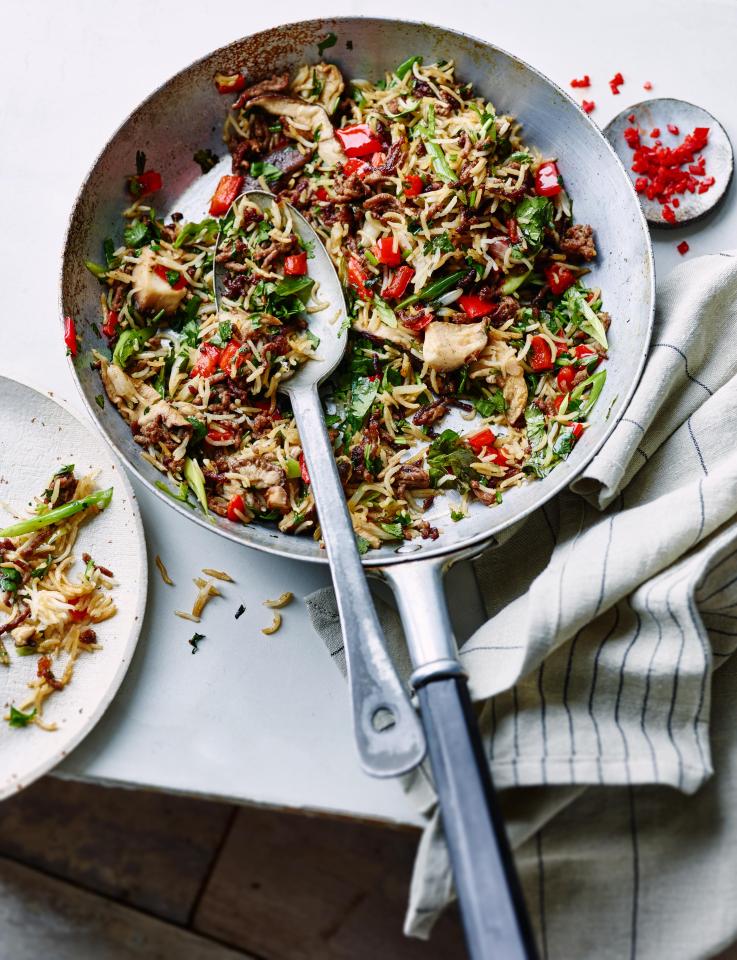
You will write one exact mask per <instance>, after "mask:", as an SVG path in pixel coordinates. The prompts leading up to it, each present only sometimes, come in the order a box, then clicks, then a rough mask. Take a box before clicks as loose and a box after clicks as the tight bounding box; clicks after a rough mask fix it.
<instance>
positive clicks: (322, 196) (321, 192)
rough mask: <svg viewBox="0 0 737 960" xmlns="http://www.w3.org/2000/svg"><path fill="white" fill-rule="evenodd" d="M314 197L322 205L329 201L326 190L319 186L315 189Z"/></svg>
mask: <svg viewBox="0 0 737 960" xmlns="http://www.w3.org/2000/svg"><path fill="white" fill-rule="evenodd" d="M315 196H316V197H317V199H318V200H320V201H321V202H322V203H324V202H325V201H326V200H329V199H330V194H329V193H328V192H327V190H326V189H325V187H323V186H319V187H318V188H317V190H315Z"/></svg>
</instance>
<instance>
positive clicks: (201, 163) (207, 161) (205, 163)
mask: <svg viewBox="0 0 737 960" xmlns="http://www.w3.org/2000/svg"><path fill="white" fill-rule="evenodd" d="M192 159H193V160H194V162H195V163H196V164H197V166H198V167H199V168H200V170H201V171H202V172H203V174H204V173H208V172H209V171H210V170H212V168H213V167H214V166H215V165H216V164H217V162H218V158H217V157H216V156H215V154H214V153H213V152H212V150H209V149H208V150H198V151H197V152H196V153H195V154H194V156H193V157H192Z"/></svg>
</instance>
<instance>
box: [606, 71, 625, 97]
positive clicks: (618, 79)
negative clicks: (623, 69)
mask: <svg viewBox="0 0 737 960" xmlns="http://www.w3.org/2000/svg"><path fill="white" fill-rule="evenodd" d="M623 83H624V77H623V76H622V74H621V73H619V72H617V73H615V74H614V76H613V77H612V79H611V80H610V81H609V89H610V90H611V91H612V93H614V94H617V93H619V88H620V87H621V86H622V84H623Z"/></svg>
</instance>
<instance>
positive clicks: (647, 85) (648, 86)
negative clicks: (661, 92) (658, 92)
mask: <svg viewBox="0 0 737 960" xmlns="http://www.w3.org/2000/svg"><path fill="white" fill-rule="evenodd" d="M652 88H653V85H652V83H650V81H649V80H646V81H645V82H644V83H643V85H642V89H643V90H652Z"/></svg>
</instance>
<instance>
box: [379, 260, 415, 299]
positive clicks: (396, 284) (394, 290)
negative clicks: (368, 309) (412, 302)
mask: <svg viewBox="0 0 737 960" xmlns="http://www.w3.org/2000/svg"><path fill="white" fill-rule="evenodd" d="M414 275H415V272H414V270H413V269H412V267H408V266H407V265H406V264H404V265H403V266H401V267H400V268H399V269H398V270H395V271H394V273H393V274H392V278H391V280H390V281H389V283H387V285H386V286H385V287H384V289H383V290H382V291H381V295H382V297H384V299H385V300H400V299H401V298H402V297H403V296H404V292H405V290H406V289H407V287H408V286H409V283H410V280H411V279H412V277H414Z"/></svg>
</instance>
